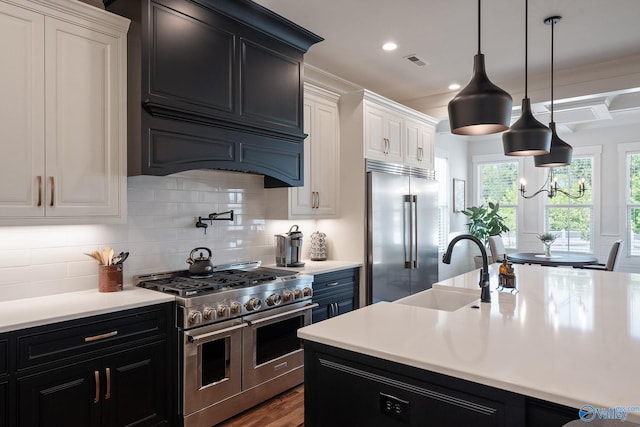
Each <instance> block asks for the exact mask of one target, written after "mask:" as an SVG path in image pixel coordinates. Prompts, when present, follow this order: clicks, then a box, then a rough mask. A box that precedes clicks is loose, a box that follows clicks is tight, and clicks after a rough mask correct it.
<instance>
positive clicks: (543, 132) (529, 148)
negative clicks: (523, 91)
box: [502, 98, 551, 156]
mask: <svg viewBox="0 0 640 427" xmlns="http://www.w3.org/2000/svg"><path fill="white" fill-rule="evenodd" d="M502 145H503V148H504V154H505V155H506V156H536V155H540V154H547V153H549V150H550V148H551V130H549V128H548V127H546V126H545V125H543V124H542V123H540V122H539V121H538V120H536V118H535V117H533V114H532V113H531V100H530V99H529V98H523V99H522V114H520V118H519V119H518V120H517V121H516V122H515V123H514V124H513V125H512V126H511V129H509V130H508V131H507V132H505V133H503V134H502Z"/></svg>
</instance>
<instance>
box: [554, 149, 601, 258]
mask: <svg viewBox="0 0 640 427" xmlns="http://www.w3.org/2000/svg"><path fill="white" fill-rule="evenodd" d="M580 158H590V159H591V182H589V183H587V184H586V185H587V188H589V187H590V188H589V191H590V192H591V202H590V203H580V200H582V199H577V200H575V201H572V200H569V202H568V203H558V204H550V203H549V198H548V197H546V198H545V199H544V215H543V217H544V218H543V221H544V230H545V231H547V230H548V229H549V209H585V208H587V209H588V210H589V211H590V215H589V216H590V220H589V230H590V233H589V234H590V236H589V248H588V250H587V251H586V252H585V251H576V250H573V251H572V250H571V245H570V246H569V249H568V250H567V249H562V250H563V251H566V252H569V253H587V254H593V253H594V252H595V245H596V240H597V236H596V234H595V233H594V228H595V219H594V218H595V205H596V194H595V191H594V185H595V184H594V183H595V168H596V156H595V155H593V154H577V155H576V154H574V155H573V159H572V161H573V160H576V159H580ZM565 167H566V166H565ZM568 167H569V168H570V167H571V166H568ZM558 169H560V168H558ZM547 173H548V172H547Z"/></svg>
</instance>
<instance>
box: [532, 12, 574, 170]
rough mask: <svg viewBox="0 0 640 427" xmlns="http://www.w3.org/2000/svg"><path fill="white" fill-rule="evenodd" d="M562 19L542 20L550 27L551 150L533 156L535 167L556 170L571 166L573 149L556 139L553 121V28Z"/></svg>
mask: <svg viewBox="0 0 640 427" xmlns="http://www.w3.org/2000/svg"><path fill="white" fill-rule="evenodd" d="M561 19H562V17H560V16H551V17H549V18H547V19H545V20H544V23H545V24H547V25H551V123H549V128H550V129H551V150H550V152H549V154H543V155H541V156H535V157H534V158H533V161H534V163H535V165H536V167H546V168H557V167H560V166H568V165H570V164H571V157H572V154H573V148H572V147H571V146H570V145H569V144H567V143H566V142H564V141H563V140H561V139H560V137H558V134H557V133H556V123H555V122H554V121H553V27H554V25H555V24H557V23H558V22H560V20H561Z"/></svg>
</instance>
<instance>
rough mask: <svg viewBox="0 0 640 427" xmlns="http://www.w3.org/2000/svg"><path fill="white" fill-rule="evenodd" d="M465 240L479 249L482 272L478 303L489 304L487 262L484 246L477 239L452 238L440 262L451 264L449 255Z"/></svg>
mask: <svg viewBox="0 0 640 427" xmlns="http://www.w3.org/2000/svg"><path fill="white" fill-rule="evenodd" d="M463 239H467V240H471V241H472V242H474V243H475V244H476V245H478V247H479V248H480V253H481V255H482V270H480V282H479V283H478V285H479V286H480V301H481V302H491V292H490V290H489V262H488V261H487V250H486V249H485V248H484V245H483V244H482V242H481V241H480V240H478V238H477V237H474V236H472V235H471V234H460V235H459V236H456V237H454V238H453V239H452V240H451V242H449V246H447V250H446V251H445V253H444V255H443V256H442V262H444V263H445V264H451V253H452V252H453V247H454V246H455V245H456V243H458V242H459V241H460V240H463Z"/></svg>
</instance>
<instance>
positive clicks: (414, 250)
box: [411, 195, 418, 268]
mask: <svg viewBox="0 0 640 427" xmlns="http://www.w3.org/2000/svg"><path fill="white" fill-rule="evenodd" d="M411 198H412V201H411V206H412V208H413V209H412V215H411V216H412V217H413V221H412V223H411V227H412V229H413V230H412V231H413V236H412V239H411V240H412V244H413V247H412V254H413V257H412V264H413V268H418V196H417V195H413V196H411Z"/></svg>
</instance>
